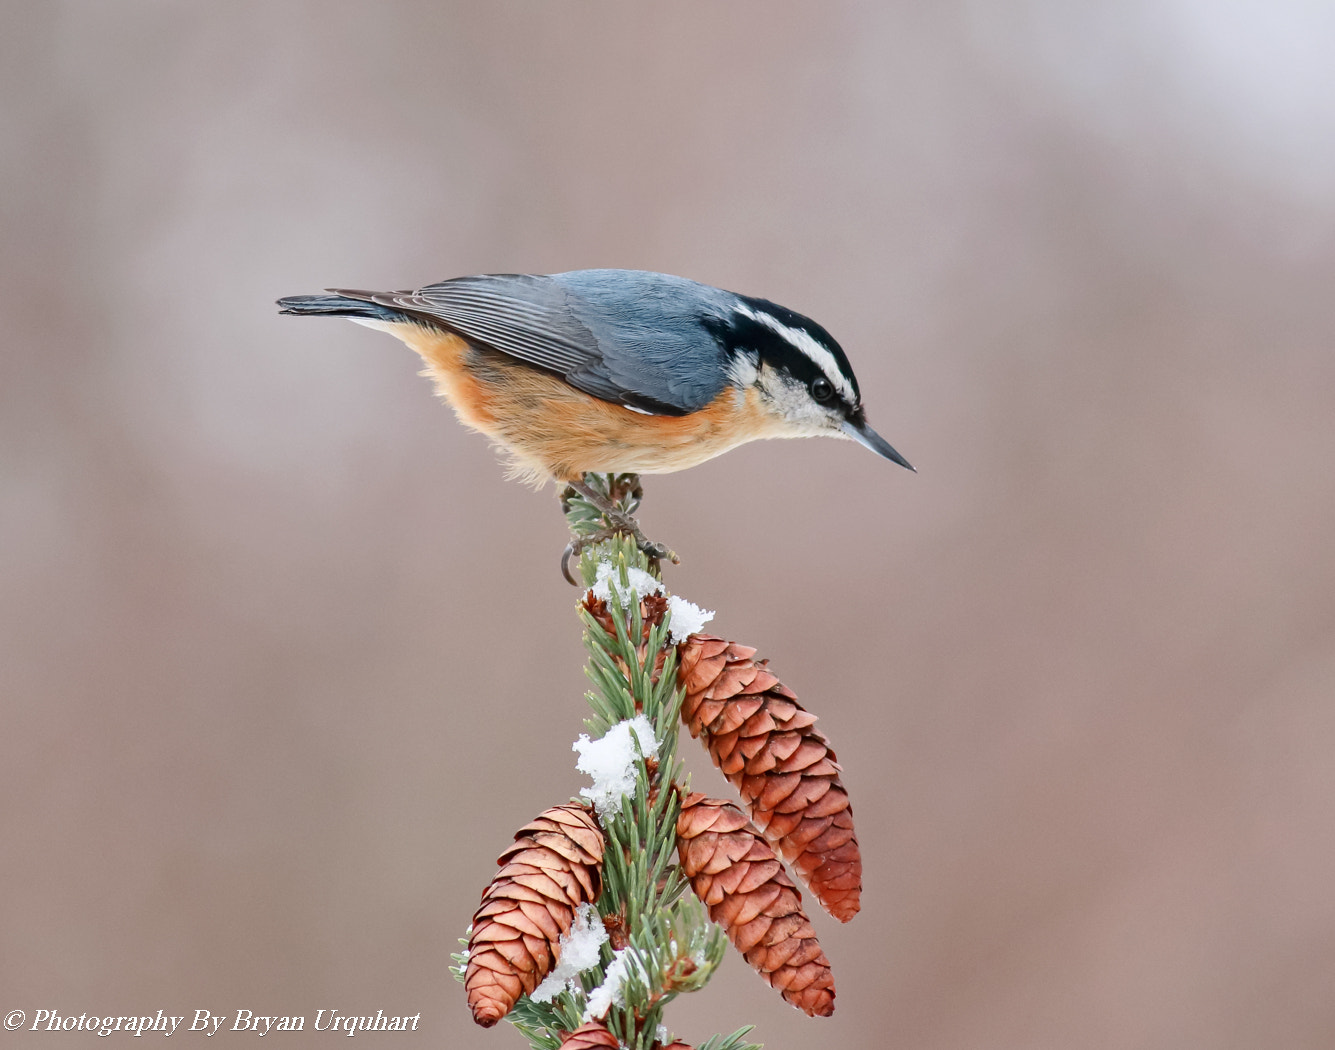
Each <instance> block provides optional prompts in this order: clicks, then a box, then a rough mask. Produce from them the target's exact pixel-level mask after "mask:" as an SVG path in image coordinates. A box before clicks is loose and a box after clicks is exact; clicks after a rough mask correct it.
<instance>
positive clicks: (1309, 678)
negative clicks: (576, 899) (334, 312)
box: [0, 0, 1335, 1050]
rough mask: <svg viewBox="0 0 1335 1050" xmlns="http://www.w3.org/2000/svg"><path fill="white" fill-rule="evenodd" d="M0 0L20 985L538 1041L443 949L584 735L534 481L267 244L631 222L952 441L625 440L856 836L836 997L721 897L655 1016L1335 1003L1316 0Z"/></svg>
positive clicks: (564, 785) (8, 698) (1329, 235)
mask: <svg viewBox="0 0 1335 1050" xmlns="http://www.w3.org/2000/svg"><path fill="white" fill-rule="evenodd" d="M4 22H5V30H4V32H3V33H0V49H2V51H3V53H0V83H2V84H3V90H2V92H0V97H2V98H3V113H2V115H0V121H2V122H3V123H2V124H0V149H2V151H3V152H2V153H0V162H2V164H3V194H0V213H2V214H3V223H4V231H3V239H2V241H0V258H2V259H3V265H4V280H3V282H0V304H2V305H0V319H2V320H3V331H4V354H3V361H2V363H0V367H2V368H3V381H2V382H0V404H2V405H3V413H2V415H0V471H2V472H3V473H2V475H0V482H2V487H0V528H2V529H3V534H2V536H0V540H2V542H3V547H2V549H0V617H2V618H3V620H2V623H3V633H2V635H0V646H2V651H0V661H2V662H3V663H2V671H0V673H2V676H3V677H2V680H0V683H2V684H0V688H2V689H3V708H2V710H3V721H4V731H3V734H2V735H0V819H2V824H0V833H3V836H4V844H5V848H4V852H3V859H0V909H3V911H2V912H0V1010H3V1011H8V1010H9V1009H12V1008H22V1009H25V1010H26V1011H28V1014H29V1017H30V1018H31V1017H32V1016H33V1014H34V1012H35V1010H37V1009H39V1008H46V1009H57V1010H59V1011H61V1012H62V1013H66V1014H68V1013H74V1014H78V1013H80V1012H89V1013H94V1014H101V1013H121V1014H139V1013H154V1012H155V1011H156V1010H158V1009H159V1008H162V1009H164V1010H166V1011H167V1012H169V1013H176V1014H181V1013H185V1014H189V1015H193V1011H194V1010H195V1009H197V1008H206V1009H210V1010H211V1011H212V1012H214V1013H226V1014H228V1015H229V1017H230V1016H231V1015H234V1014H235V1012H236V1010H237V1009H238V1008H246V1009H249V1010H252V1011H254V1012H256V1013H301V1014H306V1015H309V1016H313V1015H314V1013H315V1011H316V1010H317V1009H319V1008H325V1009H329V1008H334V1009H338V1010H339V1011H341V1012H343V1013H365V1012H371V1013H374V1012H375V1010H376V1009H377V1008H381V1009H384V1010H385V1011H386V1012H388V1013H417V1012H419V1011H420V1012H421V1013H422V1024H421V1031H420V1032H419V1033H418V1034H417V1035H415V1036H401V1037H396V1038H394V1039H393V1040H390V1039H388V1038H387V1037H380V1040H379V1042H378V1043H377V1042H376V1040H375V1039H374V1037H368V1036H364V1035H363V1036H358V1037H357V1038H358V1039H359V1044H358V1045H361V1044H364V1043H368V1042H369V1043H371V1044H372V1045H393V1046H396V1047H405V1048H406V1047H409V1046H412V1047H417V1046H422V1047H426V1046H433V1047H440V1046H445V1047H479V1048H482V1047H498V1048H501V1047H511V1048H518V1047H521V1046H523V1040H522V1039H521V1038H520V1037H519V1036H518V1034H517V1033H515V1032H513V1031H510V1030H507V1029H506V1028H504V1027H503V1028H502V1029H500V1030H496V1031H492V1032H481V1031H479V1030H475V1029H474V1028H473V1026H472V1025H471V1023H470V1022H469V1020H468V1018H467V1012H466V1010H465V1007H464V1005H463V999H462V995H461V992H460V990H459V988H458V987H457V986H456V985H455V983H454V981H453V980H452V979H451V978H450V976H449V974H448V973H447V972H446V966H447V965H448V963H449V953H450V952H451V951H452V950H455V948H456V943H455V938H456V937H457V936H458V935H459V934H460V933H461V931H462V930H463V928H464V926H465V924H466V923H467V921H468V917H469V915H470V913H471V911H472V909H473V908H474V907H475V906H476V902H477V897H478V894H479V893H480V891H481V888H482V886H483V885H484V884H485V882H486V880H487V879H488V878H489V877H490V875H491V873H492V872H493V870H494V864H493V861H494V858H495V855H496V853H497V852H498V851H499V850H500V848H501V847H502V846H503V845H504V844H505V843H506V842H507V841H508V840H509V837H510V834H511V832H512V831H513V829H514V828H516V827H517V826H518V825H520V824H521V823H523V822H524V821H525V820H527V819H528V818H529V817H531V816H532V815H533V814H534V813H536V812H537V811H538V810H540V809H542V808H543V807H545V806H547V805H549V804H552V803H554V802H556V801H560V800H563V799H564V798H566V797H567V796H568V795H570V794H572V793H574V792H575V791H577V790H578V788H579V787H580V786H581V785H582V784H583V783H585V781H584V778H582V777H581V776H580V775H578V774H577V773H576V772H575V770H574V755H573V754H571V753H570V751H569V750H568V745H567V741H569V740H572V739H573V738H574V737H575V735H576V734H577V733H578V732H579V731H580V730H581V728H582V727H581V718H582V717H583V701H582V699H581V697H582V693H583V690H584V679H583V676H582V658H583V653H582V649H581V646H580V642H579V632H578V628H577V625H576V620H575V617H574V614H573V602H574V597H575V594H574V592H573V591H572V589H571V588H569V587H567V586H566V585H565V584H564V583H563V582H562V581H561V580H560V578H559V576H558V574H557V571H556V562H557V553H558V551H559V550H560V548H561V545H562V544H563V542H564V537H563V530H562V524H561V521H560V518H559V515H558V513H557V510H556V507H555V506H554V500H553V498H552V495H551V491H550V489H549V490H548V491H547V492H545V493H543V494H540V495H535V494H534V493H532V492H530V491H527V490H525V489H523V488H521V487H519V486H516V485H513V484H509V483H506V482H505V481H503V480H502V477H501V472H500V470H499V469H498V467H497V464H496V462H495V459H494V457H493V455H492V453H491V452H490V451H489V450H488V448H487V447H486V444H485V442H484V441H482V440H481V439H480V438H478V437H476V436H473V435H470V434H468V433H466V432H465V431H463V430H462V429H461V428H460V427H459V426H458V425H457V424H456V423H455V422H454V420H453V418H452V417H451V415H450V413H449V412H448V411H446V410H445V409H443V408H442V407H441V406H439V405H438V404H437V403H435V402H434V400H433V398H432V396H431V393H430V389H429V387H428V385H427V384H426V383H425V382H424V381H422V380H421V379H419V378H417V376H416V371H417V364H416V362H415V359H413V358H412V357H411V355H410V354H409V353H408V352H407V351H406V350H404V349H403V348H401V347H400V346H399V345H398V344H397V343H395V342H394V341H393V340H391V339H389V338H388V337H386V336H383V335H380V334H378V333H373V332H368V331H366V330H364V329H361V328H357V327H355V326H353V325H350V324H343V323H336V322H333V321H319V320H296V319H290V318H280V317H279V316H277V314H276V312H275V308H274V307H273V305H272V301H273V300H274V299H275V298H276V297H277V296H279V295H284V294H293V293H302V292H313V291H317V290H319V289H320V288H323V287H324V286H326V285H331V284H335V285H338V284H341V285H347V286H353V287H376V288H397V287H407V286H416V285H419V284H422V283H426V282H428V281H431V280H436V279H441V278H445V277H449V276H456V275H459V274H466V273H477V272H486V271H497V270H501V271H538V272H544V271H555V270H564V269H575V268H581V267H588V266H624V267H636V268H645V269H657V270H666V271H670V272H673V273H681V274H685V275H688V276H691V277H695V278H698V279H701V280H704V281H708V282H711V283H715V284H719V285H723V286H725V287H729V288H733V289H736V290H738V291H742V292H747V293H751V294H758V295H764V296H767V297H769V298H772V299H775V300H777V301H779V302H782V303H784V304H786V305H789V306H792V307H794V308H796V309H799V310H801V311H803V312H806V313H809V314H810V315H812V316H813V317H815V318H817V319H818V320H820V321H821V322H822V323H823V324H825V325H826V326H827V327H828V328H829V329H830V330H831V331H833V332H834V333H835V335H836V337H837V338H839V339H840V340H841V342H842V343H843V344H844V346H845V347H846V348H847V349H848V351H849V353H850V355H851V357H852V359H853V361H854V363H855V365H856V367H857V369H858V374H859V378H860V379H861V383H862V387H863V390H864V393H865V395H866V399H867V402H868V404H869V405H870V409H871V419H872V422H873V423H874V424H875V425H876V426H877V427H878V429H880V430H881V432H882V433H884V434H885V435H886V437H887V438H889V439H890V440H891V441H892V442H893V443H894V444H895V445H897V446H898V447H899V448H900V449H901V450H902V451H903V452H904V453H905V454H906V455H907V456H908V457H909V458H910V459H911V460H913V462H914V463H915V464H916V465H917V466H918V468H919V470H920V471H921V473H920V474H919V475H918V476H916V477H915V476H912V475H910V474H908V473H907V472H904V471H902V470H899V469H897V468H894V467H892V466H891V465H890V464H887V463H885V462H883V461H880V460H876V459H874V458H873V457H872V456H870V455H869V454H868V453H866V452H865V451H864V450H862V449H860V448H858V447H857V446H855V445H853V444H850V443H843V442H814V441H813V442H790V443H769V444H760V445H752V446H750V447H747V448H744V449H741V450H739V451H736V452H733V453H731V454H729V455H728V456H726V457H724V458H722V459H719V460H715V461H714V462H713V463H710V464H708V465H706V466H704V467H701V468H699V469H696V470H693V471H690V472H688V473H685V474H679V475H674V476H669V477H664V478H659V479H651V480H650V482H649V487H648V502H647V506H646V514H645V522H646V526H647V528H648V529H649V531H650V532H651V534H653V535H655V536H661V537H662V538H665V539H667V540H669V541H670V542H671V543H672V544H673V545H674V546H675V547H676V548H677V549H678V550H679V551H681V552H682V553H683V555H684V559H685V560H684V564H683V565H682V566H681V567H680V568H679V569H676V570H673V571H672V572H671V574H670V577H669V582H670V584H671V586H672V587H673V588H674V589H676V590H678V591H680V592H681V593H682V594H684V595H686V596H687V597H689V598H691V599H693V600H695V601H697V602H700V603H702V604H704V605H706V606H708V607H710V608H714V609H718V610H719V614H718V617H717V620H716V621H715V626H716V627H717V629H718V630H719V631H720V632H722V633H726V634H727V635H728V636H729V637H732V638H736V639H738V640H740V641H743V642H746V643H748V644H751V645H756V646H759V647H760V648H761V649H762V651H763V653H764V654H766V655H769V656H771V657H772V658H773V659H774V661H775V666H776V668H777V669H778V670H779V672H780V673H781V674H782V675H783V677H784V679H785V680H786V681H787V682H788V683H789V684H790V685H792V686H793V687H794V688H795V689H796V690H797V691H798V693H799V694H800V695H801V696H802V697H803V698H804V700H806V701H807V702H808V703H809V704H810V705H811V706H812V707H813V708H814V709H815V710H817V711H818V712H819V713H820V715H821V716H822V719H823V722H824V725H825V728H826V730H827V731H828V733H829V734H830V735H831V736H832V738H833V739H834V741H835V744H836V745H837V747H838V750H839V755H840V757H841V759H842V760H843V761H844V764H845V767H846V770H847V782H848V784H849V787H850V789H851V791H852V794H853V798H854V804H855V809H856V812H857V814H858V818H859V829H860V832H861V837H862V841H863V846H864V851H865V856H866V860H867V876H866V883H867V892H866V896H865V907H864V912H863V914H862V915H861V916H859V918H858V919H857V920H856V921H854V922H853V923H852V924H850V925H849V926H847V927H839V926H838V925H837V924H835V923H834V922H832V921H829V920H826V921H822V919H824V917H823V916H819V917H817V919H816V923H817V926H818V929H819V933H820V936H821V938H822V942H823V944H824V946H825V948H826V950H827V952H828V954H829V956H830V958H831V959H832V960H833V964H834V967H835V976H836V979H837V984H838V989H839V1000H838V1012H837V1014H836V1016H835V1017H834V1018H833V1019H832V1020H831V1021H828V1022H815V1021H808V1020H807V1019H805V1018H803V1017H801V1016H800V1015H798V1014H797V1013H796V1012H794V1011H792V1010H790V1009H789V1008H788V1007H786V1006H785V1005H784V1004H783V1003H782V1002H781V1001H780V1000H779V998H778V996H777V995H776V994H774V993H773V992H771V991H770V990H769V989H768V988H766V987H764V986H763V985H762V984H761V983H760V981H759V980H758V979H756V978H755V977H754V975H753V974H752V973H751V972H750V971H749V970H748V969H747V967H746V966H745V965H744V963H743V962H742V961H741V959H740V958H739V957H737V956H736V955H733V956H732V957H731V958H730V959H729V961H728V962H727V964H726V966H725V968H724V970H723V972H722V973H721V974H720V976H719V978H718V979H717V980H716V981H715V983H714V984H712V985H711V986H710V987H709V988H708V989H707V990H706V991H705V992H704V993H702V994H699V995H695V996H690V997H688V998H686V999H683V1000H679V1002H678V1004H677V1005H675V1006H674V1007H673V1008H672V1009H671V1011H670V1012H669V1019H670V1021H671V1022H672V1024H673V1027H674V1028H675V1029H676V1030H677V1031H678V1032H679V1033H680V1034H682V1035H684V1036H686V1037H689V1038H690V1039H692V1040H693V1041H702V1040H703V1039H704V1038H705V1037H706V1036H708V1035H709V1034H711V1033H712V1032H715V1031H718V1030H725V1031H730V1030H732V1029H733V1028H735V1027H737V1026H739V1025H741V1024H743V1023H746V1022H755V1023H757V1024H758V1025H759V1028H758V1030H757V1032H756V1037H757V1038H759V1039H763V1041H764V1042H765V1043H766V1045H767V1046H768V1047H770V1048H771V1050H798V1048H813V1047H835V1046H837V1047H841V1048H858V1050H861V1048H873V1047H876V1048H880V1047H914V1048H940V1050H954V1048H966V1047H968V1048H972V1047H980V1048H984V1047H986V1048H991V1047H1005V1048H1012V1047H1016V1048H1037V1047H1052V1048H1069V1047H1082V1048H1086V1047H1089V1048H1103V1047H1108V1048H1181V1047H1210V1048H1215V1047H1219V1048H1255V1047H1261V1046H1265V1047H1285V1048H1297V1047H1303V1048H1306V1047H1313V1048H1315V1047H1330V1046H1332V1045H1335V704H1333V703H1332V700H1333V699H1335V545H1333V544H1332V538H1333V537H1335V470H1333V469H1332V467H1333V465H1335V418H1333V416H1335V353H1333V352H1332V351H1333V350H1335V294H1332V288H1333V287H1335V63H1333V62H1332V61H1331V55H1332V54H1333V53H1335V10H1332V9H1331V8H1330V7H1329V5H1320V4H1305V3H1299V2H1296V0H1295V2H1284V0H1278V2H1276V0H1239V2H1237V3H1230V4H1223V5H1221V4H1212V3H1209V2H1207V0H1158V2H1154V3H1150V2H1148V0H1147V2H1122V3H1112V4H1100V3H1093V2H1088V3H1071V2H1067V0H1029V2H1019V3H999V2H998V3H987V2H978V3H967V2H962V3H941V4H922V3H917V4H910V3H893V4H887V3H882V2H875V0H867V2H864V3H840V4H829V3H821V4H814V3H813V4H799V3H784V4H758V3H728V4H705V3H680V2H674V3H660V4H655V5H648V4H636V3H624V2H622V3H611V2H588V3H559V4H558V3H537V2H527V3H525V2H513V0H503V2H491V3H485V4H483V3H473V4H461V3H449V2H442V0H422V2H417V0H399V2H387V3H378V4H362V5H353V4H329V3H313V2H285V0H280V2H275V0H266V2H263V3H261V2H250V3H246V2H232V3H228V4H217V5H204V4H183V3H169V2H163V0H156V2H154V0H120V2H118V3H115V4H104V3H98V2H92V0H88V2H67V3H55V2H50V0H47V2H40V3H25V2H13V0H11V2H10V3H8V4H7V5H6V9H5V13H4ZM687 744H688V746H687V747H686V748H685V753H686V754H687V755H688V757H689V758H690V760H691V762H692V764H693V767H694V769H695V770H696V771H697V776H696V783H697V785H704V786H706V787H708V788H710V789H714V788H719V789H720V790H722V788H721V785H722V782H721V780H720V779H718V778H717V777H716V775H715V774H714V773H713V771H712V770H711V769H709V768H708V767H707V763H705V762H704V761H702V759H703V753H702V752H700V751H699V749H698V748H697V746H696V745H694V744H691V743H690V742H689V741H687ZM29 1023H31V1022H29ZM89 1038H90V1037H89V1036H86V1035H72V1036H63V1037H62V1036H54V1035H48V1034H45V1033H43V1034H41V1035H39V1034H36V1033H30V1032H26V1031H25V1032H21V1033H18V1034H16V1035H8V1034H6V1035H5V1037H4V1041H5V1045H12V1046H16V1047H36V1046H39V1045H41V1046H47V1045H53V1044H62V1045H63V1044H64V1043H67V1042H68V1043H73V1042H76V1041H79V1040H83V1041H84V1043H86V1042H87V1040H88V1039H89ZM116 1038H118V1039H125V1038H126V1037H124V1036H118V1037H116ZM194 1038H198V1036H196V1037H194ZM242 1038H253V1037H250V1036H242V1035H240V1034H231V1033H228V1032H226V1031H224V1032H223V1033H221V1034H220V1035H219V1036H218V1039H219V1040H223V1039H226V1040H227V1041H228V1042H229V1044H230V1043H234V1042H235V1041H237V1040H240V1039H242ZM270 1038H278V1037H277V1036H271V1037H270ZM333 1038H339V1037H336V1036H332V1035H329V1034H325V1035H316V1034H314V1033H310V1032H308V1033H307V1034H306V1035H305V1036H304V1037H295V1038H289V1039H287V1040H286V1041H285V1043H284V1045H290V1046H315V1045H322V1046H324V1045H328V1044H329V1041H330V1040H331V1039H333Z"/></svg>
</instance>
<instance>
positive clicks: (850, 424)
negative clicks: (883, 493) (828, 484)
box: [840, 413, 918, 474]
mask: <svg viewBox="0 0 1335 1050" xmlns="http://www.w3.org/2000/svg"><path fill="white" fill-rule="evenodd" d="M858 415H861V413H858ZM840 429H841V430H843V432H844V433H845V434H847V435H848V436H849V437H851V438H852V439H853V440H854V441H856V442H857V443H858V444H859V445H865V446H866V447H867V448H869V449H871V450H872V451H873V452H875V453H876V454H877V455H878V456H884V457H885V458H886V459H888V460H891V461H893V462H895V463H898V464H899V465H900V466H901V467H907V468H908V469H909V470H912V471H913V473H915V474H916V473H918V472H917V470H915V469H914V466H913V464H912V463H910V462H909V461H908V460H907V459H905V458H904V457H903V456H901V455H900V454H899V453H898V452H896V451H895V450H894V446H892V445H891V444H890V442H888V441H886V440H885V438H883V437H881V435H880V434H878V433H876V431H874V430H872V428H871V427H869V426H868V425H867V421H866V420H865V419H857V420H853V419H846V420H844V422H843V426H841V427H840Z"/></svg>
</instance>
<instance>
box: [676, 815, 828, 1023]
mask: <svg viewBox="0 0 1335 1050" xmlns="http://www.w3.org/2000/svg"><path fill="white" fill-rule="evenodd" d="M677 853H678V855H679V856H680V858H681V866H682V870H683V871H684V872H685V873H686V877H687V878H688V879H690V880H691V888H692V889H694V890H695V894H696V896H697V897H699V898H700V899H701V900H702V901H704V903H705V904H706V905H707V906H708V907H709V917H710V918H711V919H713V920H714V921H715V922H716V923H718V924H719V925H720V926H722V927H723V929H724V931H725V932H726V933H727V935H728V939H729V940H731V941H732V943H733V944H734V945H736V947H737V950H738V951H740V952H741V953H742V955H743V956H745V958H746V961H747V962H749V963H750V964H751V966H752V967H753V968H754V969H755V971H756V972H757V973H759V974H760V976H761V977H763V978H764V979H765V982H766V983H767V984H769V985H770V986H771V987H773V988H777V989H778V990H779V993H780V994H781V995H782V996H783V997H784V998H785V999H787V1000H788V1001H789V1002H790V1003H792V1004H793V1005H794V1006H796V1007H797V1008H798V1009H799V1010H802V1011H804V1012H805V1013H807V1014H809V1015H810V1016H812V1017H816V1016H820V1017H829V1016H830V1014H832V1013H834V978H833V976H832V975H831V973H830V961H829V960H828V959H827V958H826V957H825V953H824V952H823V951H821V947H820V944H819V943H818V942H817V941H816V931H815V930H813V929H812V928H811V923H810V921H809V920H808V919H807V917H806V913H805V912H803V911H802V898H801V896H800V895H799V894H798V892H797V888H796V887H795V886H794V885H793V882H792V880H791V879H790V878H788V876H787V874H786V873H785V872H784V870H783V865H782V864H781V863H780V862H779V859H778V858H777V857H776V856H775V855H774V851H773V850H772V849H770V847H769V844H768V843H767V842H766V841H765V839H764V838H763V837H762V836H761V834H760V832H759V831H757V830H756V829H755V826H754V825H752V823H751V822H750V821H749V820H747V819H746V815H745V814H744V813H743V812H742V811H741V810H740V809H738V808H737V807H736V806H734V805H733V804H732V803H731V802H721V801H719V800H718V799H711V798H706V797H705V796H704V795H702V794H700V793H699V792H696V793H694V794H691V795H688V796H687V797H686V799H685V801H683V802H682V805H681V815H680V816H679V817H678V818H677Z"/></svg>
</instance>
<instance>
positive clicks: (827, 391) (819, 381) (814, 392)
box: [811, 376, 834, 404]
mask: <svg viewBox="0 0 1335 1050" xmlns="http://www.w3.org/2000/svg"><path fill="white" fill-rule="evenodd" d="M811 396H812V397H814V398H815V399H816V400H817V401H819V402H821V403H822V404H824V403H825V402H826V401H829V400H830V398H832V397H834V387H833V386H832V385H831V383H830V381H829V380H828V379H826V378H825V377H824V376H817V377H816V378H815V379H813V380H812V381H811Z"/></svg>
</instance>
